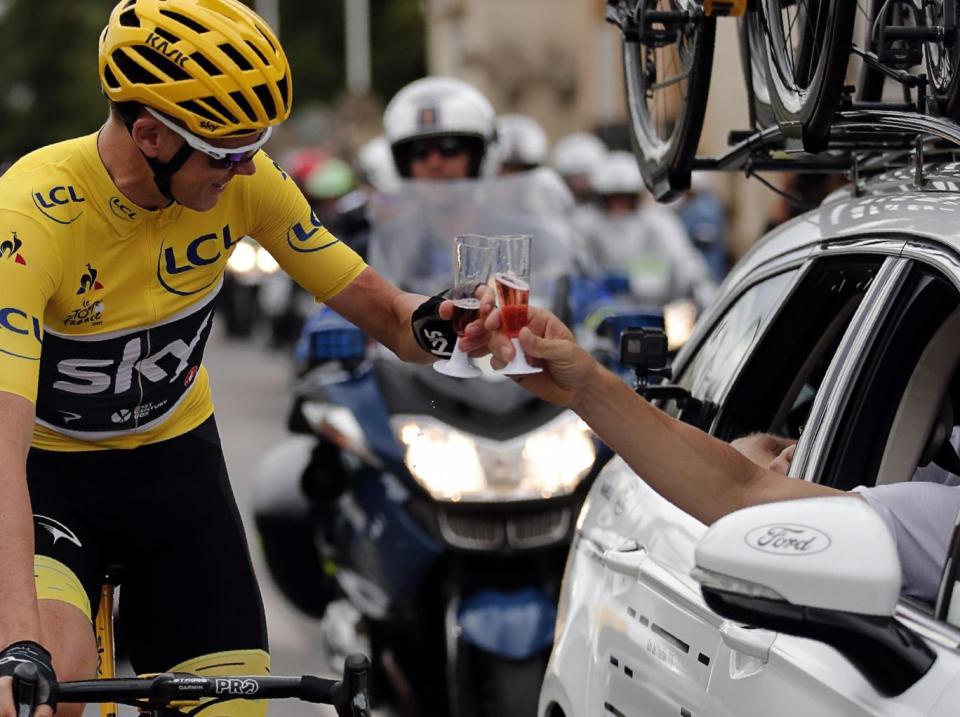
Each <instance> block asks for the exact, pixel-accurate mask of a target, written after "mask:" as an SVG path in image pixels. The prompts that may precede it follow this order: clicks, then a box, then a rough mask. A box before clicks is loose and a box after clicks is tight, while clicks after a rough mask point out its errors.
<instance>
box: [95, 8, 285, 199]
mask: <svg viewBox="0 0 960 717" xmlns="http://www.w3.org/2000/svg"><path fill="white" fill-rule="evenodd" d="M99 70H100V84H101V87H102V88H103V92H104V94H105V95H106V96H107V98H108V99H109V100H110V102H111V107H112V111H113V113H114V115H115V116H116V117H117V118H118V119H120V120H121V121H122V122H123V124H124V125H125V126H126V127H127V129H128V130H129V131H130V135H131V137H132V138H133V141H134V143H135V144H136V146H137V148H138V149H139V150H140V152H141V153H142V154H143V156H144V158H145V159H146V161H147V163H148V164H149V165H150V167H151V169H152V170H153V173H154V180H155V182H156V184H157V188H158V189H159V190H160V191H161V192H162V193H163V194H164V195H165V196H167V197H168V198H170V199H173V198H176V199H177V201H180V202H181V203H183V204H185V205H187V206H190V207H191V208H193V209H198V210H203V209H209V208H211V207H212V206H213V205H214V204H216V200H217V197H218V196H219V193H220V191H222V189H223V187H224V186H225V185H226V183H227V182H228V181H229V180H230V178H231V177H232V176H233V175H234V174H237V173H239V174H250V173H252V172H253V164H252V162H251V161H250V160H251V159H252V157H253V155H254V154H255V153H256V151H257V150H259V149H260V147H261V146H262V145H263V144H264V143H265V142H266V141H267V139H268V138H269V136H270V131H271V129H272V128H273V126H275V125H277V124H279V123H280V122H282V121H283V120H285V119H286V118H287V117H288V116H289V114H290V105H291V102H292V83H291V79H290V67H289V65H288V63H287V59H286V56H285V55H284V53H283V49H282V48H281V47H280V43H279V42H278V41H277V38H276V37H275V36H274V34H273V32H272V31H271V30H270V28H269V27H268V26H267V25H266V23H264V22H263V20H262V19H260V18H259V17H258V16H257V15H256V14H255V13H254V12H253V11H252V10H250V9H249V8H247V7H246V6H244V5H243V4H241V3H240V2H238V1H237V0H123V1H122V2H120V3H119V4H117V6H116V7H115V8H114V9H113V12H112V13H111V14H110V20H109V21H108V23H107V26H106V27H105V28H104V30H103V33H102V34H101V35H100V48H99ZM174 175H176V176H174Z"/></svg>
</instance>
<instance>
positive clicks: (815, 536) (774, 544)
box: [744, 523, 832, 555]
mask: <svg viewBox="0 0 960 717" xmlns="http://www.w3.org/2000/svg"><path fill="white" fill-rule="evenodd" d="M744 542H746V544H747V545H749V546H750V547H751V548H753V549H754V550H759V551H760V552H762V553H770V554H772V555H815V554H817V553H822V552H823V551H824V550H826V549H827V548H829V547H830V544H831V542H832V541H831V540H830V536H828V535H827V534H826V533H824V532H822V531H820V530H817V529H816V528H811V527H809V526H806V525H795V524H790V523H780V524H775V525H763V526H761V527H759V528H754V529H753V530H751V531H750V532H749V533H747V534H746V536H744Z"/></svg>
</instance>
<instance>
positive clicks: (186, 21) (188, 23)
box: [160, 10, 210, 34]
mask: <svg viewBox="0 0 960 717" xmlns="http://www.w3.org/2000/svg"><path fill="white" fill-rule="evenodd" d="M160 14H161V15H164V16H166V17H169V18H170V19H171V20H175V21H176V22H179V23H180V24H181V25H183V26H184V27H188V28H190V29H191V30H193V31H194V32H198V33H201V34H203V33H205V32H210V29H209V28H206V27H204V26H203V25H201V24H200V23H199V22H197V21H196V20H194V19H193V18H191V17H187V16H186V15H181V14H180V13H178V12H174V11H173V10H161V11H160Z"/></svg>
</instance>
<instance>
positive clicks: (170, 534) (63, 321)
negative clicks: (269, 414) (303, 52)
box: [0, 0, 489, 717]
mask: <svg viewBox="0 0 960 717" xmlns="http://www.w3.org/2000/svg"><path fill="white" fill-rule="evenodd" d="M99 69H100V79H101V86H102V89H103V92H104V94H105V95H106V96H107V98H108V100H109V101H110V113H109V117H108V119H107V121H106V123H105V124H104V125H103V127H101V128H100V130H99V131H98V132H97V133H95V134H91V135H89V136H86V137H80V138H77V139H73V140H69V141H66V142H62V143H59V144H54V145H51V146H48V147H45V148H43V149H40V150H38V151H36V152H33V153H31V154H29V155H27V156H26V157H24V158H22V159H21V160H20V161H19V162H17V163H16V164H15V165H14V166H13V167H12V168H11V169H10V170H9V171H8V172H7V173H6V174H5V175H4V176H3V177H2V179H0V286H3V292H2V298H0V496H2V500H0V575H2V576H3V579H2V580H0V648H3V649H2V650H0V717H14V705H13V700H12V696H11V691H10V683H11V678H10V677H9V675H11V674H12V672H13V668H14V667H15V666H16V665H17V664H18V663H20V662H23V661H27V662H32V663H33V664H35V665H37V667H38V668H39V670H40V673H41V676H42V677H43V680H42V681H41V682H42V684H41V690H40V692H41V694H40V695H39V699H38V700H37V703H38V704H39V705H40V706H39V707H38V708H37V711H36V714H38V715H40V716H41V717H45V716H46V715H49V714H50V713H51V709H50V704H53V703H54V702H55V696H54V695H50V694H46V692H45V689H46V688H45V687H44V686H45V685H46V684H47V683H52V681H53V680H54V679H55V677H54V668H55V671H56V675H59V677H60V678H61V679H81V678H89V677H91V676H92V675H93V674H94V672H95V669H96V660H97V654H96V647H95V644H94V639H93V635H92V631H91V629H90V616H91V613H92V612H95V610H96V599H97V585H98V583H99V581H100V580H101V579H102V577H103V573H104V572H105V571H106V570H117V569H119V573H118V575H119V577H120V580H121V582H122V585H123V595H122V599H121V605H120V608H121V614H122V615H123V616H124V625H125V626H126V628H127V630H128V635H127V637H128V641H129V643H130V651H131V660H132V662H133V666H134V669H136V670H137V671H144V672H146V671H154V672H155V671H165V670H186V671H197V672H201V673H203V674H216V672H217V670H226V671H227V672H229V673H233V674H236V673H244V672H246V673H257V672H265V671H266V670H268V669H269V657H268V656H267V652H266V650H267V644H266V636H265V624H264V620H263V608H262V603H261V601H260V596H259V592H258V590H257V587H256V582H255V580H254V578H253V574H252V569H251V567H250V561H249V555H248V552H247V547H246V544H245V542H244V538H243V532H242V528H241V527H240V522H239V515H238V513H237V511H236V506H235V504H234V501H233V497H232V495H231V493H230V489H229V486H228V483H227V478H226V471H225V467H224V463H223V456H222V451H221V449H220V445H219V439H218V437H217V433H216V426H215V424H214V423H213V418H212V414H213V405H212V403H211V400H210V390H209V385H208V381H207V374H206V370H205V369H204V368H203V366H202V363H201V360H202V353H203V348H204V344H205V342H206V339H207V337H208V335H209V332H210V326H211V321H212V315H213V303H214V299H215V297H216V294H217V291H218V290H219V287H220V284H221V281H222V275H223V269H224V266H225V265H226V261H227V258H228V256H229V255H230V252H231V251H232V249H233V247H234V245H235V244H236V243H237V241H239V239H240V238H241V237H242V236H244V235H250V236H252V237H254V238H255V239H256V240H257V241H258V242H259V243H260V244H261V245H263V246H264V247H266V248H267V249H268V250H269V251H270V252H271V253H272V254H273V256H274V257H275V258H276V259H277V260H278V261H279V263H280V264H281V266H282V267H283V269H284V270H285V271H287V272H288V273H289V274H290V275H291V276H293V277H294V278H295V279H296V280H297V281H298V282H299V283H301V284H302V285H303V286H304V287H305V288H306V289H307V290H309V291H310V292H311V293H313V295H314V296H316V297H317V299H318V300H319V301H323V302H326V303H327V304H328V305H329V306H331V307H332V308H333V309H334V310H336V311H338V312H339V313H341V314H342V315H343V316H345V317H346V318H347V319H349V320H350V321H352V322H353V323H355V324H356V325H357V326H359V327H360V328H362V329H363V330H365V331H366V332H367V333H369V334H370V335H371V336H373V337H374V338H376V339H378V340H379V341H380V342H382V343H383V344H385V345H386V346H388V347H389V348H390V349H392V350H393V351H394V352H396V353H397V354H398V355H399V356H401V357H402V358H404V359H407V360H411V361H421V362H426V361H428V360H430V359H431V352H433V353H437V354H443V353H445V349H446V348H447V346H445V344H446V343H448V342H449V344H450V345H452V338H451V337H452V332H451V331H450V329H449V324H448V322H447V321H446V320H445V319H448V318H449V316H450V313H451V308H452V307H451V306H450V305H449V303H446V304H443V303H441V301H440V300H439V299H437V298H433V299H427V298H426V297H422V296H417V295H413V294H407V293H403V292H401V291H399V290H398V289H397V288H395V287H394V286H392V285H390V284H389V283H388V282H387V281H385V280H384V279H383V278H382V277H380V276H379V275H378V274H377V273H376V272H375V271H373V270H372V269H370V268H369V267H367V266H366V265H365V264H364V263H363V261H362V260H361V259H360V258H359V257H358V256H357V255H356V254H354V252H352V251H351V250H350V249H349V248H348V247H347V246H346V245H344V244H343V243H341V242H340V241H338V240H337V239H336V237H334V236H332V235H331V234H329V233H328V232H327V231H326V230H325V229H324V228H323V227H322V226H320V223H319V222H318V221H317V219H316V217H315V215H313V214H312V213H311V211H310V207H309V205H308V204H307V202H306V200H305V199H304V198H303V196H302V195H301V194H300V192H299V190H298V189H297V188H296V186H295V185H294V183H293V182H292V180H290V178H288V177H287V176H286V174H285V173H284V172H283V170H282V169H281V168H280V167H279V166H278V165H277V164H276V163H274V162H273V161H272V160H271V159H270V158H269V157H268V156H267V155H266V154H265V153H264V152H262V151H260V149H261V147H262V146H263V145H264V144H265V143H266V141H267V140H268V139H269V137H270V132H271V130H272V128H273V127H274V126H275V125H277V124H279V123H280V122H282V121H283V120H284V119H286V118H287V116H288V115H289V113H290V105H291V100H292V86H291V79H290V68H289V66H288V64H287V60H286V58H285V56H284V54H283V50H282V48H281V47H280V44H279V42H278V41H277V39H276V37H275V36H274V34H273V33H272V31H271V30H270V28H269V27H268V26H267V25H266V24H265V23H264V22H263V21H262V20H261V19H260V18H259V17H258V16H257V15H255V14H254V13H253V12H252V11H251V10H249V9H248V8H247V7H245V6H244V5H242V4H241V3H240V2H238V1H237V0H123V1H122V2H120V3H119V4H118V5H117V6H116V7H115V8H114V9H113V11H112V13H111V15H110V18H109V21H108V24H107V26H106V28H105V29H104V31H103V33H102V35H101V37H100V45H99ZM485 308H486V309H489V307H485ZM487 339H488V335H487V334H486V333H485V331H484V329H483V328H482V319H481V321H478V322H476V323H475V324H474V325H472V326H471V327H470V329H469V333H468V337H467V339H466V341H465V342H464V343H465V348H466V349H467V350H468V351H472V352H474V353H476V352H480V351H483V350H485V347H486V345H487ZM98 511H99V512H98ZM31 516H32V517H31ZM34 555H35V557H34V558H33V559H31V556H34ZM4 646H6V647H4ZM48 651H49V652H48ZM51 655H52V658H51ZM251 704H254V705H255V704H256V703H251ZM227 705H228V706H225V707H222V708H219V709H218V710H217V711H214V712H215V713H218V714H238V713H239V712H242V711H243V710H244V709H245V708H244V707H242V706H241V707H234V706H233V705H234V703H227ZM257 709H259V708H257ZM60 712H61V713H63V714H67V713H71V714H77V712H76V708H75V707H74V706H72V705H71V706H64V707H62V708H61V709H60Z"/></svg>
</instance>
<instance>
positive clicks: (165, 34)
mask: <svg viewBox="0 0 960 717" xmlns="http://www.w3.org/2000/svg"><path fill="white" fill-rule="evenodd" d="M153 31H154V32H155V33H157V34H158V35H159V36H160V37H162V38H163V39H164V40H166V41H167V42H180V38H179V37H177V36H176V35H174V34H173V33H172V32H170V31H169V30H164V29H163V28H162V27H155V28H153Z"/></svg>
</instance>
